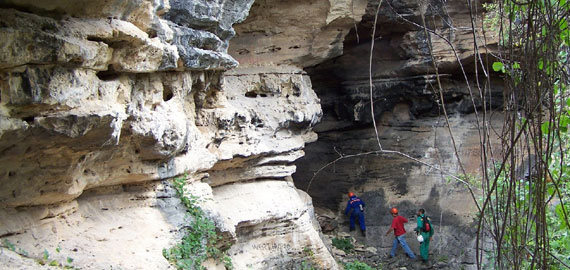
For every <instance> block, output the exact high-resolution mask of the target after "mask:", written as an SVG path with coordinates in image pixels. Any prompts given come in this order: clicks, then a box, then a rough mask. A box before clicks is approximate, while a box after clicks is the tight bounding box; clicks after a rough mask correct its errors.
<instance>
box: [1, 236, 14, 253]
mask: <svg viewBox="0 0 570 270" xmlns="http://www.w3.org/2000/svg"><path fill="white" fill-rule="evenodd" d="M2 243H3V244H4V247H6V248H7V249H9V250H11V251H14V252H16V246H15V245H14V244H12V242H10V240H8V239H4V240H3V241H2Z"/></svg>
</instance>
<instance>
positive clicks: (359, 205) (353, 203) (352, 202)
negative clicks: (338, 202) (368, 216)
mask: <svg viewBox="0 0 570 270" xmlns="http://www.w3.org/2000/svg"><path fill="white" fill-rule="evenodd" d="M348 198H349V199H348V203H347V204H346V209H345V210H344V214H345V215H348V214H349V213H350V231H354V229H355V221H356V219H357V218H358V224H359V225H360V231H361V232H362V236H366V225H365V224H364V207H365V206H366V204H365V203H364V201H363V200H361V199H360V198H358V197H356V195H354V193H352V192H349V193H348Z"/></svg>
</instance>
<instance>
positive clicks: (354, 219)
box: [350, 212, 366, 231]
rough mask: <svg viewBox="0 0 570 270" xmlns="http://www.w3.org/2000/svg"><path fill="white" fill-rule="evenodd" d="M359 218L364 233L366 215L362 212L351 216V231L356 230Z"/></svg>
mask: <svg viewBox="0 0 570 270" xmlns="http://www.w3.org/2000/svg"><path fill="white" fill-rule="evenodd" d="M357 218H358V224H359V225H360V230H362V231H366V225H365V224H364V213H362V212H358V213H355V212H352V214H350V229H351V230H354V227H355V224H354V222H355V221H356V219H357Z"/></svg>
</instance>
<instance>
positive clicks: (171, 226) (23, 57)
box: [0, 0, 366, 269]
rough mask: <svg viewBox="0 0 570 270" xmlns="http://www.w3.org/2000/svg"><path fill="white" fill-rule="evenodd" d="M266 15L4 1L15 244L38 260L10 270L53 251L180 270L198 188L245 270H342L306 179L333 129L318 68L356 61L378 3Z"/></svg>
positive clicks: (264, 5)
mask: <svg viewBox="0 0 570 270" xmlns="http://www.w3.org/2000/svg"><path fill="white" fill-rule="evenodd" d="M253 2H254V1H253V0H216V1H205V0H197V1H190V0H170V1H159V0H156V1H150V0H136V1H124V0H112V1H99V0H97V1H92V0H90V1H65V0H62V1H48V2H45V1H15V0H14V1H11V0H7V1H1V2H0V4H1V5H0V7H1V9H0V33H1V36H2V41H1V43H0V55H2V57H1V59H0V87H1V100H0V118H1V119H0V120H1V121H0V153H1V154H0V164H1V166H0V184H1V186H2V188H1V189H0V205H1V210H0V217H1V218H0V220H1V221H0V235H1V236H2V237H3V238H4V239H6V240H9V241H10V242H12V243H14V244H15V245H16V246H17V247H18V248H22V249H23V250H26V251H27V253H29V256H30V257H31V258H27V257H22V256H17V255H16V254H14V253H11V252H10V251H9V250H7V249H3V250H2V251H3V252H2V255H1V256H2V260H0V261H1V262H0V266H1V267H2V268H18V269H19V268H26V267H27V268H29V269H35V268H37V267H38V265H37V263H36V262H35V261H34V260H33V258H34V257H41V253H42V252H43V251H44V249H45V250H48V251H50V253H51V254H52V257H55V258H56V259H58V260H61V261H64V260H65V257H66V256H68V257H72V258H74V260H75V261H74V265H76V266H79V267H81V268H82V269H116V268H122V269H166V268H168V267H169V264H168V262H167V261H166V260H165V259H164V258H163V257H162V254H161V251H162V249H163V248H166V247H169V246H171V245H172V244H174V243H175V241H176V239H177V238H179V237H180V233H181V230H180V229H181V228H183V227H184V226H185V222H186V221H185V219H184V216H183V213H184V212H183V210H182V207H181V205H180V204H179V202H178V200H177V199H176V198H175V197H174V196H173V190H172V188H171V186H170V185H169V183H168V182H167V181H165V180H167V179H169V178H172V177H174V176H178V175H181V174H183V173H188V176H189V179H190V181H189V186H190V188H191V190H192V191H193V192H194V194H198V195H200V196H201V197H202V198H205V199H208V198H209V200H206V202H205V203H204V208H205V209H207V212H208V214H209V215H210V216H211V217H212V218H214V220H215V221H216V225H217V227H218V229H219V230H220V231H221V232H222V233H223V234H224V235H225V237H226V240H227V242H232V243H234V245H233V247H232V248H231V249H230V255H231V256H232V258H233V259H234V265H236V268H237V269H271V268H281V267H282V265H290V266H292V267H294V266H296V265H298V264H299V263H300V262H301V261H303V260H307V259H310V260H313V261H314V263H316V264H317V265H320V266H321V267H322V268H326V269H334V268H336V267H337V265H336V263H335V261H334V260H333V258H332V256H331V255H330V253H329V251H328V250H327V248H326V247H325V245H324V244H323V241H322V240H321V238H320V237H319V231H320V228H319V226H318V225H317V224H316V221H315V219H314V215H313V210H312V209H313V208H312V204H311V199H310V197H308V196H307V195H306V194H305V193H304V192H302V191H299V190H297V189H296V188H295V186H294V185H293V182H292V179H291V177H290V176H291V175H292V174H293V173H294V172H295V165H294V164H293V162H294V161H295V160H297V159H298V158H300V157H302V156H303V155H304V152H303V148H304V146H305V143H307V142H312V141H315V140H316V134H315V133H314V132H313V131H312V127H313V126H314V125H315V124H316V123H317V122H318V121H319V120H320V118H321V116H322V111H321V107H320V102H319V99H318V98H317V96H316V94H315V92H314V91H313V90H312V85H311V80H310V78H309V77H308V75H307V74H306V73H305V72H304V71H303V70H302V68H303V67H305V66H309V65H314V64H316V63H319V62H321V61H324V60H326V59H328V58H330V57H333V56H338V55H340V54H341V52H342V45H343V44H342V41H343V39H344V36H345V35H346V34H347V33H348V31H349V30H348V29H350V27H352V26H353V25H354V22H355V21H359V20H360V16H362V14H364V9H365V7H366V4H365V1H326V0H321V1H308V2H305V1H297V2H298V3H297V4H298V5H291V4H289V3H287V4H286V3H285V2H283V1H277V0H275V1H271V0H267V1H256V3H253ZM252 5H253V7H252ZM250 8H251V11H250ZM301 11H303V12H306V14H304V15H303V16H300V14H298V12H301ZM246 18H248V19H247V20H245V19H246ZM244 20H245V21H244ZM242 21H244V22H243V23H241V24H240V25H239V26H237V27H236V30H234V29H233V28H232V25H234V24H235V23H239V22H242ZM236 33H237V37H236V38H234V39H233V40H232V41H230V40H231V38H233V37H234V36H235V35H236ZM271 38H275V39H274V40H273V42H272V41H269V39H271ZM273 43H275V44H277V45H275V46H274V47H271V46H273V45H272V44H273ZM228 48H229V49H228ZM265 52H272V53H271V54H264V53H265ZM236 59H237V60H236ZM238 61H239V62H240V63H241V64H242V65H241V66H240V67H239V68H237V69H236V67H237V66H238ZM228 70H229V71H228ZM58 246H59V247H60V248H61V251H60V252H58V253H54V250H56V247H58ZM306 247H310V248H311V249H312V250H313V252H312V253H314V255H313V256H311V257H310V258H307V255H306V254H305V253H303V250H304V249H305V248H306ZM210 267H212V268H214V267H219V266H210Z"/></svg>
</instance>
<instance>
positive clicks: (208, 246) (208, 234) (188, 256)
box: [162, 175, 233, 270]
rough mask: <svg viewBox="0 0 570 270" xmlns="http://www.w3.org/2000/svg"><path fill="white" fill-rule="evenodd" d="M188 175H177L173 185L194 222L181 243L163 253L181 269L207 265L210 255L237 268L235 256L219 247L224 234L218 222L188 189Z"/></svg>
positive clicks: (198, 267) (191, 222)
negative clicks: (220, 232)
mask: <svg viewBox="0 0 570 270" xmlns="http://www.w3.org/2000/svg"><path fill="white" fill-rule="evenodd" d="M186 177H187V176H186V175H184V176H183V177H177V178H175V179H174V181H173V185H174V188H175V190H176V195H177V196H178V197H179V198H180V200H181V202H182V204H183V205H184V206H185V207H186V218H187V219H189V220H190V226H189V227H188V228H187V229H185V230H186V231H185V235H184V236H183V237H182V240H181V241H180V243H178V244H176V245H174V246H173V247H171V248H168V249H166V248H165V249H163V250H162V255H163V256H164V257H165V258H166V259H167V260H168V261H169V262H170V263H172V264H173V265H174V266H175V267H176V268H177V269H184V270H186V269H204V267H203V266H202V263H203V262H204V261H205V260H206V259H208V258H213V259H216V260H219V261H221V262H222V263H223V264H224V266H225V267H226V269H233V264H232V261H231V258H230V257H229V256H227V254H225V252H223V251H221V250H220V249H219V248H218V247H217V244H218V241H219V240H221V236H219V235H218V234H217V232H216V225H215V224H214V222H213V221H212V220H210V219H209V218H208V217H207V216H206V213H205V212H204V210H202V208H201V207H200V206H199V205H198V198H197V197H195V196H192V195H189V194H187V192H185V184H186Z"/></svg>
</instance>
